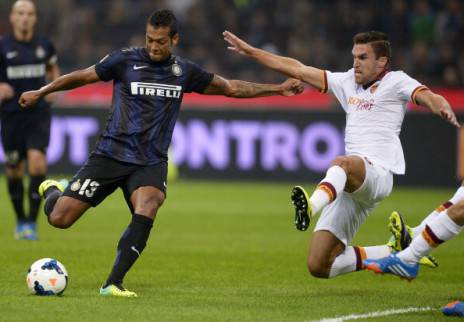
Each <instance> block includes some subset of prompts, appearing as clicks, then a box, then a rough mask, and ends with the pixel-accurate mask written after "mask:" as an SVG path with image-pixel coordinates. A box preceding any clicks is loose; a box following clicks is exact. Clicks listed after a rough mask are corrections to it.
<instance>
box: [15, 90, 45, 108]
mask: <svg viewBox="0 0 464 322" xmlns="http://www.w3.org/2000/svg"><path fill="white" fill-rule="evenodd" d="M41 97H42V96H41V95H40V91H29V92H24V93H22V94H21V97H20V98H19V105H21V107H28V106H32V105H34V104H35V103H37V101H38V100H39V99H40V98H41Z"/></svg>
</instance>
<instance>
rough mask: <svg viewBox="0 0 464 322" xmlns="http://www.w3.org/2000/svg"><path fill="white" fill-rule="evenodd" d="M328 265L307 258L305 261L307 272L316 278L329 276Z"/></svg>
mask: <svg viewBox="0 0 464 322" xmlns="http://www.w3.org/2000/svg"><path fill="white" fill-rule="evenodd" d="M330 266H331V265H327V264H324V263H322V262H318V261H315V260H311V259H309V260H308V262H307V268H308V271H309V273H310V274H311V275H312V276H314V277H317V278H329V274H330Z"/></svg>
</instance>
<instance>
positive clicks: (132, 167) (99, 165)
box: [63, 153, 168, 211]
mask: <svg viewBox="0 0 464 322" xmlns="http://www.w3.org/2000/svg"><path fill="white" fill-rule="evenodd" d="M167 173H168V167H167V163H166V162H165V161H163V162H160V163H158V164H156V165H148V166H141V165H136V164H130V163H125V162H120V161H117V160H114V159H111V158H108V157H105V156H102V155H99V154H95V153H92V154H91V155H90V157H89V159H88V160H87V162H86V163H85V164H84V165H83V166H82V168H80V169H79V171H78V172H77V173H76V175H75V176H74V177H73V178H72V180H71V182H70V183H69V185H68V187H67V188H66V190H65V191H64V193H63V195H64V196H68V197H71V198H74V199H78V200H80V201H83V202H85V203H88V204H90V205H91V206H92V207H95V206H97V205H98V204H99V203H100V202H102V201H103V200H104V199H105V198H106V197H107V196H109V195H110V194H111V193H113V192H114V190H116V188H118V187H119V188H121V189H122V191H123V193H124V198H125V199H126V202H127V204H128V206H129V208H130V209H131V211H133V210H134V209H133V208H132V203H131V202H130V196H131V194H132V192H134V191H135V190H136V189H137V188H139V187H144V186H150V187H155V188H158V189H159V190H161V191H163V192H164V193H165V194H166V188H167V185H166V180H167Z"/></svg>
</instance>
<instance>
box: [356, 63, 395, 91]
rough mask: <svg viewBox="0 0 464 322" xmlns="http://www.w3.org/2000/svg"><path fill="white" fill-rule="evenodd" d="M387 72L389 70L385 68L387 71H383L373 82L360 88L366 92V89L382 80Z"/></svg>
mask: <svg viewBox="0 0 464 322" xmlns="http://www.w3.org/2000/svg"><path fill="white" fill-rule="evenodd" d="M389 71H390V69H388V68H387V69H384V70H383V71H381V72H380V74H378V75H377V77H376V78H374V80H373V81H371V82H369V83H367V84H365V85H363V86H362V87H363V89H364V90H366V89H368V88H369V87H371V86H372V85H374V84H375V83H376V82H378V81H380V80H382V78H383V77H384V76H385V75H386V74H387V73H388V72H389Z"/></svg>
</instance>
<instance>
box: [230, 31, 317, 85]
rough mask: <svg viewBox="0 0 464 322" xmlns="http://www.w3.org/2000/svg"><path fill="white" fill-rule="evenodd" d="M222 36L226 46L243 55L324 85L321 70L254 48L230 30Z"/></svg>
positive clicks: (297, 77) (294, 76) (291, 74)
mask: <svg viewBox="0 0 464 322" xmlns="http://www.w3.org/2000/svg"><path fill="white" fill-rule="evenodd" d="M223 36H224V40H225V41H226V42H227V43H229V45H230V46H229V47H227V48H228V49H229V50H231V51H234V52H236V53H239V54H241V55H243V56H247V57H251V58H253V59H255V60H257V61H258V62H259V63H260V64H262V65H264V66H266V67H268V68H270V69H273V70H275V71H278V72H281V73H283V74H285V75H287V76H289V77H293V78H296V79H299V80H301V81H303V82H305V83H308V84H309V85H311V86H313V87H315V88H317V89H322V88H323V87H324V71H323V70H321V69H318V68H315V67H311V66H306V65H304V64H303V63H301V62H299V61H298V60H296V59H293V58H289V57H283V56H278V55H275V54H272V53H270V52H267V51H265V50H262V49H259V48H255V47H253V46H251V45H250V44H248V43H246V42H245V41H243V40H242V39H240V38H239V37H237V36H236V35H234V34H233V33H231V32H230V31H224V32H223Z"/></svg>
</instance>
